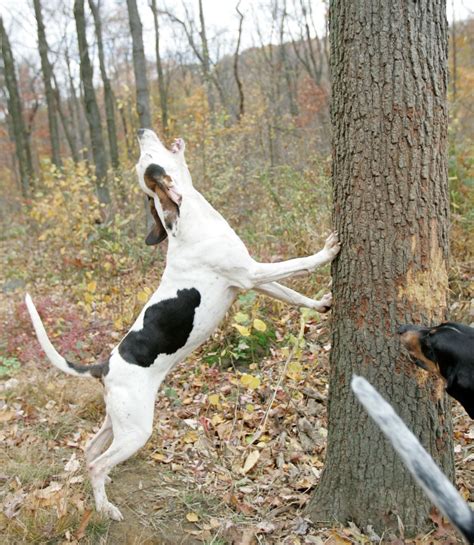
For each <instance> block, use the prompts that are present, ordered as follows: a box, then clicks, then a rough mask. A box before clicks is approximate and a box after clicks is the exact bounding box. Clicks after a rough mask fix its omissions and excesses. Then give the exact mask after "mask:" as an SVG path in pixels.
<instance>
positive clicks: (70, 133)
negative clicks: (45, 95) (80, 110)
mask: <svg viewBox="0 0 474 545" xmlns="http://www.w3.org/2000/svg"><path fill="white" fill-rule="evenodd" d="M52 76H53V82H54V88H53V92H54V98H55V100H56V107H57V109H58V113H59V119H60V120H61V125H62V127H63V130H64V134H65V135H66V140H67V143H68V145H69V149H70V150H71V156H72V159H73V161H74V162H75V163H77V162H79V152H78V149H77V145H76V140H75V138H74V127H73V126H72V118H70V117H69V116H68V115H67V114H66V112H65V111H64V108H63V106H62V104H61V93H60V92H59V85H58V82H57V80H56V76H55V74H54V72H53V73H52Z"/></svg>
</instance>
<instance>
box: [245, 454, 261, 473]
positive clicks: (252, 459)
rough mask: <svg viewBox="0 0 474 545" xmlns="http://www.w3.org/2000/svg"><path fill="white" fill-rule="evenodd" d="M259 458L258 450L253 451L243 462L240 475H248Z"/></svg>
mask: <svg viewBox="0 0 474 545" xmlns="http://www.w3.org/2000/svg"><path fill="white" fill-rule="evenodd" d="M259 458H260V452H259V451H258V450H253V451H252V452H251V453H250V454H249V455H248V456H247V459H246V460H245V463H244V466H243V468H242V473H243V474H244V475H245V474H246V473H248V472H249V471H250V470H251V469H252V468H253V467H254V466H255V464H256V463H257V462H258V459H259Z"/></svg>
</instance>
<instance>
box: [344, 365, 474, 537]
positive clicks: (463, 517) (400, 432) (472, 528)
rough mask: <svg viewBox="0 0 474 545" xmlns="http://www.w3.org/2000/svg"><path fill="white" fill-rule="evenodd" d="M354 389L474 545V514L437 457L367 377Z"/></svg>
mask: <svg viewBox="0 0 474 545" xmlns="http://www.w3.org/2000/svg"><path fill="white" fill-rule="evenodd" d="M351 387H352V390H353V391H354V393H355V394H356V396H357V398H358V399H359V401H360V402H361V403H362V405H364V407H365V408H366V410H367V412H368V413H369V415H370V416H371V417H372V418H373V419H374V420H375V422H376V424H377V425H378V426H379V427H380V429H381V430H382V431H383V433H384V434H385V435H386V436H387V438H388V439H389V441H390V442H391V443H392V445H393V447H394V448H395V450H396V451H397V452H398V454H399V455H400V457H401V459H402V460H403V462H404V463H405V465H406V466H407V468H408V469H409V470H410V472H411V473H412V474H413V476H414V477H415V479H416V480H417V481H418V484H419V485H420V486H421V487H422V488H423V490H424V491H425V492H426V494H427V495H428V497H429V498H430V499H431V501H432V502H433V503H434V504H435V505H437V506H438V507H439V509H440V510H441V511H442V512H443V513H444V514H445V515H446V516H447V517H448V518H449V519H450V520H451V522H452V523H453V524H454V525H455V526H456V527H457V528H458V529H459V530H460V531H461V533H462V534H463V535H464V537H465V538H466V539H467V540H468V542H469V543H471V544H474V512H473V511H471V509H470V508H469V506H468V505H467V503H466V502H465V501H464V500H463V499H462V497H461V496H460V494H459V492H458V491H457V490H456V489H455V488H454V486H453V485H452V484H451V483H450V481H449V480H448V478H447V477H446V476H445V475H444V474H443V472H442V471H441V470H440V469H439V467H438V466H437V465H436V464H435V462H434V460H433V458H431V456H430V455H429V454H428V453H427V452H426V450H425V449H424V448H423V447H422V446H421V443H420V442H419V441H418V439H417V438H416V437H415V436H414V435H413V433H412V432H411V431H410V430H409V429H408V428H407V427H406V426H405V424H404V422H403V420H402V419H401V418H400V417H399V416H398V415H397V414H396V413H395V411H394V410H393V407H392V406H391V405H390V404H389V403H387V402H386V401H385V399H384V398H383V397H382V396H381V395H380V394H379V393H378V392H377V390H375V389H374V388H373V387H372V386H371V385H370V384H369V383H368V382H367V381H366V380H365V379H364V378H362V377H358V376H356V375H354V376H353V377H352V383H351Z"/></svg>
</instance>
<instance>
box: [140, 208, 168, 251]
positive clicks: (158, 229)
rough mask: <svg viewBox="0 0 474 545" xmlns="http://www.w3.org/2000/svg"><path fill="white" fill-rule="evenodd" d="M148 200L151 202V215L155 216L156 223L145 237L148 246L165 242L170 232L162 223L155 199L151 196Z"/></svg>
mask: <svg viewBox="0 0 474 545" xmlns="http://www.w3.org/2000/svg"><path fill="white" fill-rule="evenodd" d="M148 202H149V203H150V210H151V215H152V216H153V219H154V221H155V225H153V227H152V228H151V230H150V232H149V233H148V235H147V237H146V239H145V244H146V245H147V246H154V245H155V244H159V243H160V242H163V240H165V238H166V237H167V236H168V233H167V232H166V229H165V228H164V227H163V224H162V223H161V220H160V216H158V212H157V211H156V208H155V203H154V202H153V199H152V198H151V197H148Z"/></svg>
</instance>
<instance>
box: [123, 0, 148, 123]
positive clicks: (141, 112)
mask: <svg viewBox="0 0 474 545" xmlns="http://www.w3.org/2000/svg"><path fill="white" fill-rule="evenodd" d="M127 6H128V20H129V23H130V33H131V34H132V42H133V71H134V73H135V85H136V88H137V112H138V119H139V123H140V127H143V128H151V126H152V123H151V110H150V95H149V91H148V78H147V73H146V59H145V50H144V48H143V35H142V22H141V21H140V15H139V13H138V8H137V1H136V0H127Z"/></svg>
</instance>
